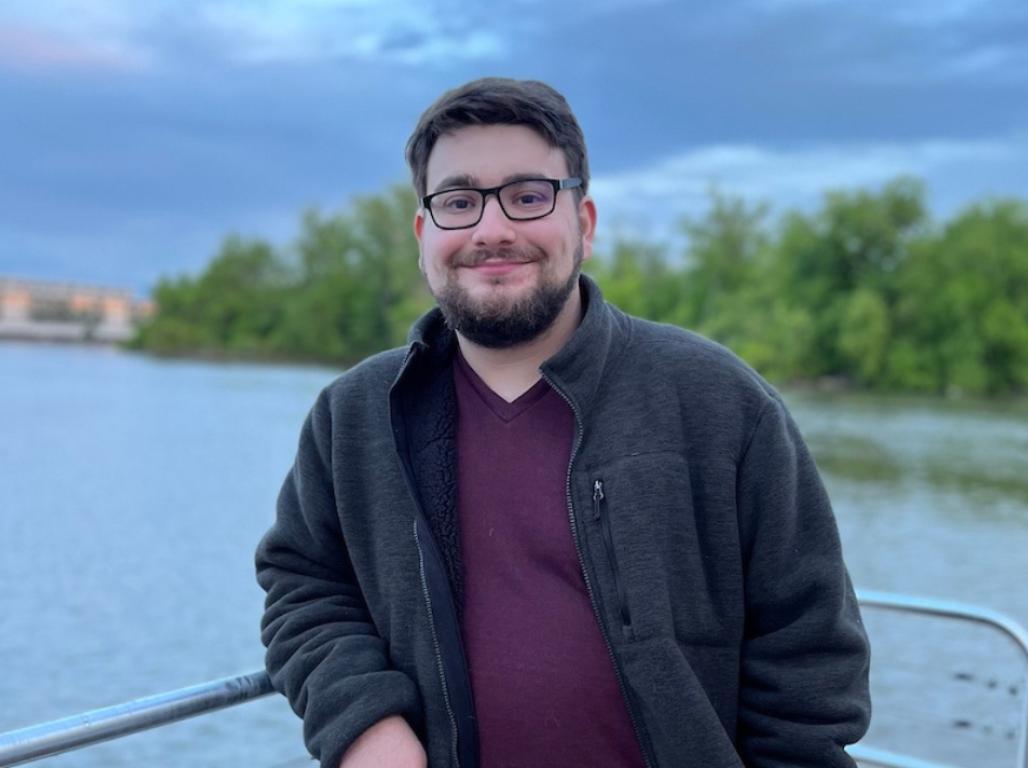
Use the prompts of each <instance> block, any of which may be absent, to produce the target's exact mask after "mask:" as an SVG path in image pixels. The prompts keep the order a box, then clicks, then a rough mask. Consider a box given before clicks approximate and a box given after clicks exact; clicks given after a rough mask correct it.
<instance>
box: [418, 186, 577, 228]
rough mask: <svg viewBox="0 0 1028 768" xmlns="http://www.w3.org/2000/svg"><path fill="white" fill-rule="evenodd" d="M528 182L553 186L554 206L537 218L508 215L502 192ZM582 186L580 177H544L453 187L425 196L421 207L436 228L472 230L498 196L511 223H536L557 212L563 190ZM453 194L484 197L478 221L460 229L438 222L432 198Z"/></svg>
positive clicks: (504, 213)
mask: <svg viewBox="0 0 1028 768" xmlns="http://www.w3.org/2000/svg"><path fill="white" fill-rule="evenodd" d="M526 181H545V182H547V183H549V184H552V185H553V205H552V206H551V207H550V210H548V211H547V212H546V213H540V214H539V215H537V216H511V215H510V214H509V213H507V209H506V208H504V207H503V198H501V197H500V190H501V189H505V188H506V187H509V186H512V185H514V184H524V183H525V182H526ZM581 186H582V180H581V179H580V178H579V177H578V176H569V177H567V178H566V179H547V178H543V177H538V178H526V179H514V180H513V181H508V182H507V183H505V184H501V185H500V186H498V187H488V188H480V187H451V188H449V189H440V190H439V191H438V192H433V193H432V194H430V195H425V196H424V197H423V198H421V205H422V207H423V208H424V209H425V210H426V211H428V215H429V216H431V217H432V223H433V224H435V225H436V227H437V228H439V229H445V230H455V229H471V227H474V226H477V225H478V223H479V222H480V221H481V220H482V215H483V214H484V213H485V202H486V199H487V198H488V197H489V195H495V196H496V202H497V204H499V206H500V210H501V211H503V215H504V216H506V217H507V218H508V219H510V220H511V221H535V220H536V219H544V218H546V217H547V216H549V215H550V214H551V213H553V212H554V211H555V210H557V193H559V192H560V191H561V190H562V189H577V188H578V187H581ZM452 192H478V193H479V194H480V195H482V205H481V207H480V208H479V209H478V218H477V219H475V220H474V221H473V222H471V223H469V224H461V225H460V226H459V227H445V226H443V225H442V224H440V223H439V222H438V221H436V218H435V213H434V212H433V211H432V205H431V203H432V198H433V197H436V196H438V195H445V194H450V193H452Z"/></svg>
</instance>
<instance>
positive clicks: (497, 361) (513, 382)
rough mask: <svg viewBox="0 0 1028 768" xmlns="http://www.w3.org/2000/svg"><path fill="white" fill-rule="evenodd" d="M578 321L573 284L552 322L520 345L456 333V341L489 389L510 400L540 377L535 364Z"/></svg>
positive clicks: (559, 343) (578, 306) (579, 303)
mask: <svg viewBox="0 0 1028 768" xmlns="http://www.w3.org/2000/svg"><path fill="white" fill-rule="evenodd" d="M581 320H582V296H581V289H580V288H579V287H577V286H576V288H575V290H573V291H572V292H571V295H570V296H568V300H567V303H565V304H564V308H563V309H562V310H561V311H560V314H559V315H557V318H556V320H554V321H553V324H552V325H551V326H550V327H549V328H547V329H546V330H545V331H543V332H542V333H541V334H539V335H538V336H536V337H535V338H534V339H532V340H530V341H526V342H525V343H524V344H518V345H517V346H514V347H507V348H504V349H493V348H491V347H483V346H481V345H479V344H475V342H473V341H469V340H468V339H466V338H465V337H464V336H462V335H461V334H460V333H458V334H457V342H458V343H459V344H460V351H461V352H462V353H463V355H464V359H465V360H467V361H468V365H470V366H471V368H472V370H474V372H475V373H477V374H478V376H479V378H481V379H482V381H484V382H485V383H486V384H487V385H488V387H489V389H491V390H492V391H493V392H495V393H496V394H498V395H499V396H500V397H502V398H503V399H504V400H506V401H507V402H508V403H511V402H514V401H515V400H517V399H518V398H519V397H521V395H523V394H524V393H525V392H527V391H528V390H529V389H531V388H532V386H533V385H534V384H535V383H536V382H537V381H539V379H540V378H542V374H541V373H540V372H539V366H541V365H542V364H543V363H544V362H546V361H547V360H549V359H550V358H551V357H553V356H554V355H555V354H557V353H558V352H559V351H560V350H561V349H563V348H564V345H565V344H567V342H568V340H569V339H570V338H571V336H572V334H574V332H575V329H576V328H578V324H579V323H580V322H581Z"/></svg>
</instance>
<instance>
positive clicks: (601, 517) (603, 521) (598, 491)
mask: <svg viewBox="0 0 1028 768" xmlns="http://www.w3.org/2000/svg"><path fill="white" fill-rule="evenodd" d="M606 498H607V497H606V495H604V493H603V481H602V480H594V481H593V518H594V519H596V520H598V521H599V522H600V528H601V530H602V531H603V544H604V546H605V547H606V550H607V560H608V561H610V570H611V571H612V572H613V574H614V586H615V587H617V593H618V610H619V613H620V614H621V629H622V631H623V632H624V633H625V636H626V637H627V638H628V639H632V617H631V615H630V614H629V611H628V599H627V598H626V597H625V589H624V585H623V584H622V582H621V571H620V569H619V568H618V558H617V554H615V552H614V536H613V534H612V533H611V530H610V513H609V510H605V507H606V506H607V505H606V504H604V501H605V500H606ZM605 511H606V514H604V512H605Z"/></svg>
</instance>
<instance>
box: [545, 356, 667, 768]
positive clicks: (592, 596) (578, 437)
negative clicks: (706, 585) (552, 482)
mask: <svg viewBox="0 0 1028 768" xmlns="http://www.w3.org/2000/svg"><path fill="white" fill-rule="evenodd" d="M543 378H544V379H546V383H547V384H549V385H550V386H551V387H553V391H554V392H556V393H557V394H558V395H560V396H561V398H562V399H563V400H564V402H565V403H567V404H568V407H569V408H570V409H571V412H572V413H573V414H574V415H575V444H574V446H572V448H571V458H570V459H569V460H568V474H567V479H566V481H565V496H566V501H567V505H568V518H569V520H570V521H571V538H572V539H574V542H575V554H576V555H578V567H579V568H580V569H581V570H582V578H583V580H584V581H585V591H586V593H587V594H588V595H589V602H590V603H591V604H592V609H593V614H594V615H595V616H596V621H597V623H598V624H599V625H600V634H601V635H602V636H603V643H604V645H606V646H607V655H608V656H609V657H610V663H611V665H612V666H613V667H614V676H615V677H616V678H617V681H618V688H619V689H620V690H621V698H622V699H624V702H625V708H626V709H627V710H628V717H629V719H630V720H631V721H632V730H634V731H635V738H636V739H637V740H638V741H639V751H640V752H641V753H642V758H643V762H644V763H645V764H646V768H653V766H654V762H653V760H652V759H651V758H650V749H649V743H648V742H647V740H646V739H645V738H644V733H643V730H642V727H641V726H640V725H639V717H638V715H636V713H635V709H634V708H633V706H632V700H631V699H630V698H629V697H628V688H627V687H626V686H625V677H624V674H623V673H622V672H621V665H620V664H618V660H617V657H616V656H615V655H614V646H613V645H612V644H611V642H610V634H609V633H608V631H607V625H606V623H604V621H603V616H602V615H601V614H600V608H599V605H598V604H597V602H596V593H595V592H594V591H593V586H592V582H591V581H589V571H588V570H586V567H585V556H584V555H583V554H582V542H581V541H580V540H579V538H578V528H577V526H576V524H575V507H574V502H573V500H572V497H571V468H572V466H574V463H575V457H576V456H578V449H579V448H580V447H581V446H582V414H581V413H579V411H578V408H577V407H576V406H575V404H574V403H573V402H572V401H571V398H570V397H568V396H567V395H566V394H564V390H562V389H561V388H560V387H558V386H557V385H556V384H554V383H553V381H551V380H550V378H549V377H548V376H547V375H546V374H545V373H544V374H543Z"/></svg>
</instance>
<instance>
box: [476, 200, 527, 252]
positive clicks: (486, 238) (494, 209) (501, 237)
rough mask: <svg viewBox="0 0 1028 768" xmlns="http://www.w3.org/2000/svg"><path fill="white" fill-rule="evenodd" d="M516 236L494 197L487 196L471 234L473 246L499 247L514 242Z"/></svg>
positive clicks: (509, 221)
mask: <svg viewBox="0 0 1028 768" xmlns="http://www.w3.org/2000/svg"><path fill="white" fill-rule="evenodd" d="M516 236H517V233H516V231H515V230H514V226H513V224H512V222H511V220H510V219H508V218H507V214H505V213H504V212H503V209H502V208H500V201H499V200H497V199H496V195H488V196H486V198H485V202H484V203H482V218H481V220H480V221H479V222H478V224H476V225H475V228H474V231H473V232H472V236H471V238H472V242H473V243H474V244H475V245H485V246H488V245H501V244H508V243H512V242H514V239H515V237H516Z"/></svg>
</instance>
